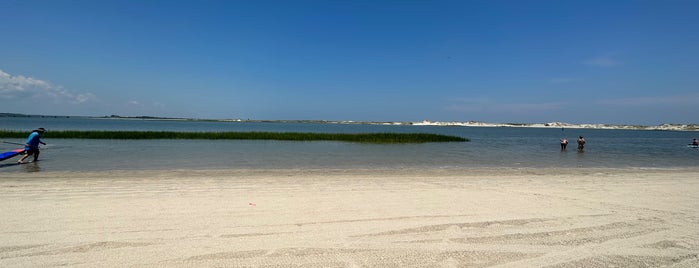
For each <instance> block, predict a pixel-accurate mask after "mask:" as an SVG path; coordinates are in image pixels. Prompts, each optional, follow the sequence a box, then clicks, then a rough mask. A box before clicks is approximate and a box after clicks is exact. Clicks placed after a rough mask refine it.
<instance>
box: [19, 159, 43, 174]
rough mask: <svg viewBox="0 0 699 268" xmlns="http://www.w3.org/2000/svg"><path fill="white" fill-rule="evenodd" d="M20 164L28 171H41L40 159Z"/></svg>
mask: <svg viewBox="0 0 699 268" xmlns="http://www.w3.org/2000/svg"><path fill="white" fill-rule="evenodd" d="M20 166H21V167H22V168H23V169H24V171H26V172H39V171H41V167H40V166H39V162H38V161H33V162H29V163H26V164H21V165H20Z"/></svg>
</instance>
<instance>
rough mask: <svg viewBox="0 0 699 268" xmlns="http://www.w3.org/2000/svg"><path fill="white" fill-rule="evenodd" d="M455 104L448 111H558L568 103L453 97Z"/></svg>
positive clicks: (520, 112) (518, 112)
mask: <svg viewBox="0 0 699 268" xmlns="http://www.w3.org/2000/svg"><path fill="white" fill-rule="evenodd" d="M452 101H453V102H454V104H452V105H449V106H447V107H446V108H445V109H446V110H448V111H456V112H474V111H488V112H496V113H515V114H524V113H538V112H546V111H556V110H561V109H563V108H564V107H565V106H566V105H567V104H566V103H563V102H541V103H498V102H495V101H492V100H488V99H465V98H456V99H452Z"/></svg>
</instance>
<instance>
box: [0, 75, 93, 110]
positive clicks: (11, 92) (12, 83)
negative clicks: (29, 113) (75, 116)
mask: <svg viewBox="0 0 699 268" xmlns="http://www.w3.org/2000/svg"><path fill="white" fill-rule="evenodd" d="M0 98H2V99H25V98H32V99H41V100H49V101H53V102H69V103H74V104H79V103H85V102H88V101H91V100H94V99H96V97H95V95H94V94H92V93H78V92H74V91H71V90H68V89H65V88H63V87H62V86H58V85H53V84H51V83H50V82H48V81H44V80H40V79H36V78H33V77H26V76H22V75H11V74H8V73H6V72H4V71H2V70H0Z"/></svg>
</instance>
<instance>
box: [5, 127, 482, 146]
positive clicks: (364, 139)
mask: <svg viewBox="0 0 699 268" xmlns="http://www.w3.org/2000/svg"><path fill="white" fill-rule="evenodd" d="M27 135H28V133H27V132H26V131H8V130H0V138H26V137H27ZM42 137H44V138H54V139H108V140H111V139H114V140H145V139H192V140H194V139H197V140H284V141H346V142H360V143H425V142H466V141H469V139H466V138H462V137H457V136H447V135H439V134H429V133H357V134H350V133H299V132H173V131H79V130H63V131H48V132H46V133H44V134H43V135H42Z"/></svg>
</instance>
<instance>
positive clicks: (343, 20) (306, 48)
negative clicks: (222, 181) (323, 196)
mask: <svg viewBox="0 0 699 268" xmlns="http://www.w3.org/2000/svg"><path fill="white" fill-rule="evenodd" d="M0 6H2V9H1V10H2V11H0V13H1V14H2V16H0V107H2V108H0V112H11V113H28V114H59V115H89V116H103V115H111V114H118V115H122V116H139V115H148V116H167V117H189V118H217V119H219V118H220V119H223V118H242V119H320V120H356V121H422V120H432V121H471V120H473V121H487V122H503V123H505V122H521V123H526V122H529V123H534V122H553V121H562V122H570V123H614V124H647V125H655V124H660V123H699V108H698V107H699V90H698V86H697V85H699V16H697V15H696V11H697V10H699V1H675V0H673V1H499V0H492V1H411V0H404V1H398V0H396V1H320V0H318V1H265V0H261V1H107V0H100V1H80V0H79V1H64V0H55V1H43V0H42V1H32V0H28V1H27V0H23V1H19V0H0Z"/></svg>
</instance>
